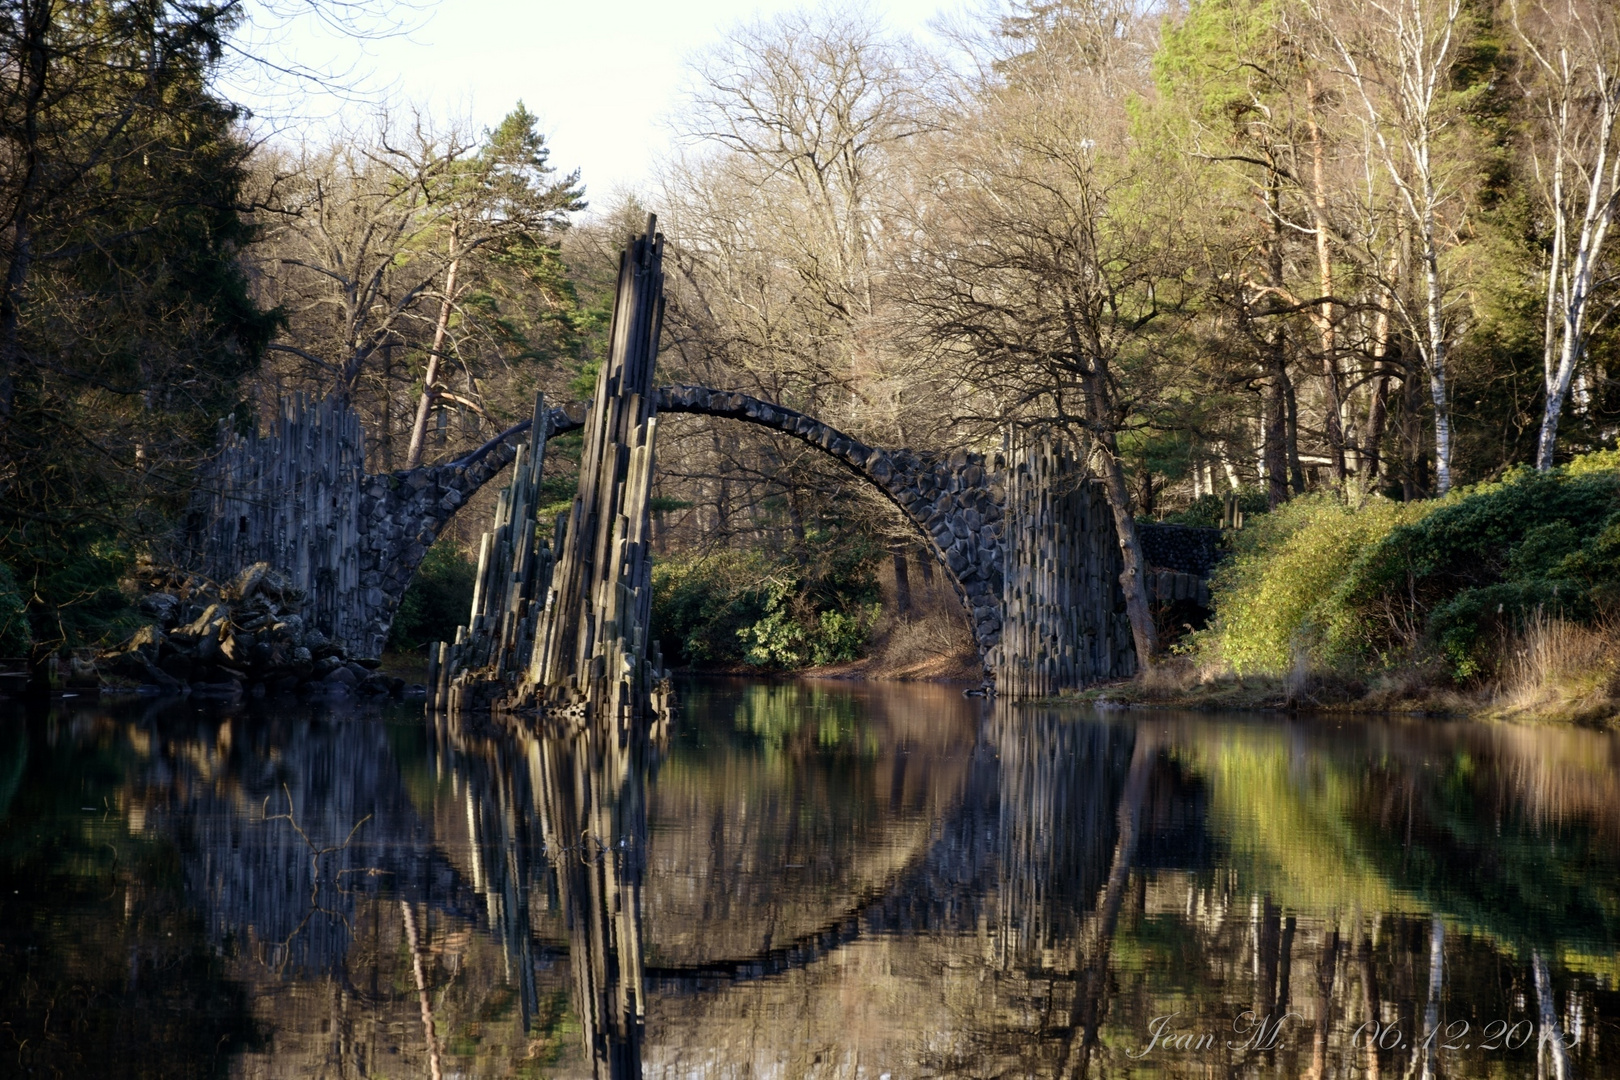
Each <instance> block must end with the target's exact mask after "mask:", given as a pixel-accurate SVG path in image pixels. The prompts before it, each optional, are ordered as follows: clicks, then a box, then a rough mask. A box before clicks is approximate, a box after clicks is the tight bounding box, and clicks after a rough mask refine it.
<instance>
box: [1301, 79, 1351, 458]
mask: <svg viewBox="0 0 1620 1080" xmlns="http://www.w3.org/2000/svg"><path fill="white" fill-rule="evenodd" d="M1305 124H1306V129H1307V130H1308V131H1309V132H1310V137H1311V184H1312V191H1311V214H1312V216H1313V217H1314V218H1315V225H1316V271H1317V276H1318V278H1319V281H1320V285H1321V290H1322V296H1323V298H1324V299H1323V300H1322V305H1321V307H1320V309H1319V310H1318V314H1317V315H1316V317H1315V321H1316V328H1317V335H1318V337H1319V339H1320V342H1321V346H1322V382H1323V385H1324V387H1325V388H1326V390H1327V402H1326V408H1327V425H1326V433H1327V442H1328V452H1329V454H1330V455H1331V456H1332V458H1333V481H1334V483H1336V484H1338V485H1339V486H1340V487H1341V488H1342V487H1343V486H1344V482H1345V479H1346V478H1347V477H1348V475H1349V469H1348V468H1347V467H1346V465H1345V460H1344V442H1345V440H1344V419H1343V415H1342V410H1343V407H1344V406H1343V404H1342V403H1341V401H1340V400H1339V358H1338V342H1337V332H1336V329H1335V327H1334V324H1333V301H1331V300H1329V299H1326V298H1327V297H1330V296H1332V295H1333V257H1332V252H1331V251H1330V250H1329V248H1328V215H1327V181H1326V180H1325V178H1324V176H1323V173H1324V168H1323V161H1322V156H1323V152H1322V131H1321V129H1320V128H1319V127H1317V124H1316V86H1315V84H1314V83H1313V82H1312V81H1311V80H1310V79H1309V78H1306V80H1305Z"/></svg>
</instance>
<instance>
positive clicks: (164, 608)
mask: <svg viewBox="0 0 1620 1080" xmlns="http://www.w3.org/2000/svg"><path fill="white" fill-rule="evenodd" d="M140 609H141V614H143V615H150V616H151V617H152V618H154V619H156V620H157V621H158V622H159V623H161V624H162V625H164V626H173V625H174V624H175V622H176V621H177V619H178V617H179V611H180V598H179V597H178V596H176V595H174V594H173V593H166V592H155V593H149V594H147V595H146V596H143V597H141V603H140Z"/></svg>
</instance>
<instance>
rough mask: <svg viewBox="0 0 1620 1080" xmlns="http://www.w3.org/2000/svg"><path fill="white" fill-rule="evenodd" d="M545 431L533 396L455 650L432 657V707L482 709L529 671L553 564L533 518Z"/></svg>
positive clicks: (540, 405)
mask: <svg viewBox="0 0 1620 1080" xmlns="http://www.w3.org/2000/svg"><path fill="white" fill-rule="evenodd" d="M546 428H547V424H546V406H545V399H544V398H543V397H538V396H537V397H536V399H535V403H534V423H533V425H532V426H531V427H530V428H529V441H528V442H527V443H526V444H525V445H523V446H520V447H519V448H518V452H517V456H516V457H515V458H514V460H513V463H512V483H511V484H510V485H508V486H507V487H505V488H503V489H502V490H501V493H500V495H499V496H498V497H497V498H496V500H495V520H494V523H493V525H492V526H491V528H490V530H489V531H488V532H486V533H485V534H484V535H483V538H482V540H481V541H480V544H479V548H478V573H477V576H476V577H475V578H474V584H473V599H472V610H471V612H470V613H469V615H468V618H467V624H466V625H465V626H460V627H457V628H456V638H455V643H454V644H453V645H446V644H445V643H444V642H439V643H438V644H437V645H436V646H434V647H433V648H432V650H431V651H430V655H429V660H428V705H429V707H430V708H446V707H448V708H451V709H465V708H480V707H485V706H488V705H489V704H490V702H491V701H493V700H494V699H495V698H497V697H500V696H502V695H504V694H509V693H511V692H512V691H513V690H515V689H516V687H517V684H518V682H519V680H520V679H521V678H522V677H523V675H524V674H525V673H526V672H527V671H528V666H529V661H530V658H531V656H532V655H533V652H534V641H535V635H536V632H537V629H538V626H539V622H540V616H541V613H542V611H543V610H544V606H545V602H546V596H547V594H548V592H549V591H550V589H551V571H552V564H553V561H554V560H553V557H552V552H551V546H550V545H549V544H547V543H546V541H545V540H543V539H542V538H541V537H540V535H539V529H538V525H539V522H538V520H537V517H536V511H537V509H538V504H539V498H540V478H541V473H542V471H543V469H544V467H545V454H546V438H545V432H546Z"/></svg>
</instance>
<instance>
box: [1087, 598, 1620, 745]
mask: <svg viewBox="0 0 1620 1080" xmlns="http://www.w3.org/2000/svg"><path fill="white" fill-rule="evenodd" d="M1497 671H1498V673H1499V674H1498V678H1497V681H1495V682H1493V683H1484V684H1481V685H1477V686H1474V687H1471V688H1458V687H1456V686H1455V685H1454V684H1453V683H1452V682H1451V680H1450V678H1449V677H1448V676H1447V674H1446V672H1445V669H1444V667H1443V666H1442V665H1441V664H1440V663H1439V662H1438V661H1433V662H1431V663H1429V664H1427V665H1409V666H1405V667H1401V668H1397V669H1395V670H1393V671H1388V672H1385V673H1383V674H1381V675H1378V676H1377V677H1375V678H1373V679H1371V680H1363V679H1360V678H1357V677H1355V676H1353V675H1346V674H1341V673H1337V672H1332V671H1321V670H1315V669H1310V668H1308V667H1307V666H1306V665H1305V664H1303V663H1296V664H1295V665H1294V667H1293V669H1292V670H1290V671H1289V672H1288V673H1287V674H1286V675H1283V676H1260V677H1256V676H1252V675H1251V676H1248V677H1240V676H1238V675H1235V674H1233V673H1232V672H1231V671H1229V670H1226V669H1225V668H1223V667H1221V666H1220V665H1211V664H1199V663H1197V662H1195V661H1193V660H1191V659H1189V658H1187V657H1171V658H1169V659H1167V660H1165V661H1164V662H1162V663H1160V664H1157V665H1155V666H1154V667H1153V668H1151V669H1150V670H1148V671H1145V672H1143V673H1142V674H1140V675H1138V676H1137V677H1136V678H1135V679H1131V680H1129V681H1125V682H1119V683H1113V684H1110V685H1108V686H1103V687H1098V688H1095V689H1093V690H1090V691H1088V692H1086V693H1084V694H1082V695H1080V696H1081V698H1082V699H1086V700H1092V701H1097V702H1106V703H1113V704H1119V705H1151V706H1161V707H1171V708H1183V709H1300V710H1307V711H1309V710H1324V711H1346V712H1379V713H1386V712H1403V713H1422V714H1427V715H1431V716H1439V715H1445V716H1477V717H1481V718H1486V719H1500V720H1516V721H1539V722H1546V723H1575V724H1586V725H1594V726H1609V727H1616V726H1620V625H1616V624H1610V625H1604V626H1598V627H1588V626H1580V625H1577V624H1575V623H1569V622H1565V621H1564V620H1562V619H1559V618H1557V617H1554V616H1547V615H1537V616H1536V617H1535V618H1534V619H1532V620H1531V621H1530V624H1529V625H1528V626H1527V627H1526V628H1525V629H1524V631H1523V632H1522V633H1520V634H1518V635H1516V636H1514V637H1513V638H1511V639H1509V640H1508V641H1507V642H1506V644H1505V645H1504V647H1503V649H1502V652H1501V655H1500V657H1499V659H1498V662H1497Z"/></svg>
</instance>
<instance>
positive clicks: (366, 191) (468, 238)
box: [254, 104, 584, 468]
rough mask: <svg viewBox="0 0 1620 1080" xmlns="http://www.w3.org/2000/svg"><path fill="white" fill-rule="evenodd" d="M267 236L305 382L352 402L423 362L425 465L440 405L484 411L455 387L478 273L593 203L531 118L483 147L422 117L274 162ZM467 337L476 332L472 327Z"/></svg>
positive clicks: (263, 264) (290, 345)
mask: <svg viewBox="0 0 1620 1080" xmlns="http://www.w3.org/2000/svg"><path fill="white" fill-rule="evenodd" d="M266 165H267V169H266V171H267V173H268V175H267V176H266V177H265V179H264V184H265V186H266V192H265V195H264V197H263V202H264V203H265V205H266V208H267V209H266V211H265V212H264V214H263V220H264V224H265V237H264V239H263V241H262V242H261V243H260V244H259V245H258V247H257V249H256V251H255V253H254V254H255V258H256V260H257V265H258V268H259V272H260V275H261V278H262V280H263V283H264V290H265V292H266V294H267V299H269V300H271V301H272V302H274V303H276V304H278V305H279V306H280V307H281V308H282V310H283V311H284V313H285V315H286V318H287V329H286V331H285V333H283V334H282V335H281V337H280V338H279V339H278V340H277V341H275V342H274V343H272V344H271V346H270V348H271V350H272V351H273V352H276V353H280V354H282V355H285V356H289V357H293V358H295V360H296V363H295V365H294V371H295V372H296V373H297V374H299V375H300V376H301V377H302V378H304V379H306V380H310V381H312V382H313V383H314V384H315V385H318V386H321V387H322V388H323V389H325V390H327V391H331V392H336V393H341V394H345V395H353V394H354V393H356V391H357V389H358V388H359V386H360V384H361V382H362V380H363V378H364V377H365V376H366V375H367V373H368V371H369V370H370V369H371V368H372V367H374V366H375V364H376V362H377V361H378V359H379V357H380V356H385V357H389V359H390V360H391V352H390V351H389V350H391V349H392V348H393V347H394V346H396V345H402V344H403V345H414V346H416V347H417V349H418V350H419V351H420V352H422V353H425V356H426V360H425V370H424V372H423V378H422V385H421V389H420V391H419V393H418V397H417V402H416V406H415V409H414V421H413V423H412V426H411V436H410V444H409V449H408V451H407V454H406V460H405V465H406V467H407V468H412V467H414V466H416V465H417V464H419V463H420V462H421V459H422V453H423V445H424V440H425V434H426V430H427V424H428V417H429V414H430V412H431V410H432V409H433V408H434V406H435V404H437V403H441V402H453V403H455V404H456V405H458V406H459V407H463V408H469V409H472V410H474V411H475V412H476V411H478V410H479V405H478V403H477V402H476V401H474V400H473V399H472V398H471V397H470V396H468V395H458V394H456V393H454V392H452V391H450V390H449V389H448V388H447V386H446V385H445V380H444V376H443V373H444V369H445V366H446V363H447V361H448V359H449V357H450V356H451V355H452V353H453V351H454V345H455V341H456V337H457V335H456V333H455V329H456V328H455V327H454V326H453V325H452V323H453V320H454V318H455V317H456V315H457V314H458V313H460V312H461V310H462V309H461V306H460V305H461V301H462V299H463V294H464V292H465V289H466V285H467V280H468V273H469V270H471V269H472V267H471V265H470V263H472V262H474V261H476V260H479V259H483V258H487V257H489V256H491V255H492V254H494V253H496V252H499V251H502V250H504V249H505V247H506V246H507V245H509V244H511V243H513V242H517V241H521V240H524V239H534V238H544V237H546V236H549V235H550V234H552V233H554V232H556V231H557V230H559V229H561V228H563V227H565V226H566V223H567V215H568V214H569V213H571V212H572V211H575V210H578V209H581V208H582V207H583V206H584V203H583V201H582V199H581V197H580V196H581V192H580V190H579V187H578V174H577V173H576V174H573V175H570V176H567V177H564V178H562V179H560V180H558V179H553V177H552V175H551V174H552V172H553V170H552V169H551V168H550V166H549V165H547V163H546V151H545V148H544V145H543V140H542V139H541V138H540V137H539V135H538V134H537V133H536V132H535V130H534V117H533V116H532V115H531V114H529V113H528V112H527V110H525V109H523V107H522V106H521V104H520V105H519V107H518V109H517V110H515V111H514V112H513V113H512V114H511V115H509V116H508V117H507V119H506V121H505V122H504V123H503V124H502V126H501V128H499V129H497V131H495V132H490V133H485V136H484V137H483V138H482V139H477V138H474V137H473V136H472V135H470V134H469V133H467V132H465V131H463V130H460V129H458V128H454V127H452V128H450V129H449V130H447V131H444V132H439V131H435V130H434V129H433V128H432V126H431V125H430V124H428V123H427V122H426V120H424V118H422V117H420V116H417V117H415V118H414V121H413V123H412V124H411V125H410V126H409V127H408V128H407V129H406V130H404V131H398V130H396V129H395V128H394V127H393V126H392V125H391V124H390V123H389V122H388V121H387V120H386V118H384V119H383V121H382V122H381V123H380V124H379V128H378V131H377V132H376V134H375V135H373V136H371V137H364V136H347V137H344V138H340V139H339V140H337V141H335V142H334V143H333V144H332V145H330V146H328V147H326V148H323V149H321V150H315V151H312V150H308V149H306V150H305V151H303V152H302V153H301V154H300V155H299V156H298V157H296V158H293V159H291V160H286V161H277V160H275V159H274V158H273V157H271V158H269V160H268V161H267V162H266ZM462 331H463V333H465V332H466V328H465V327H463V328H462Z"/></svg>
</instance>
